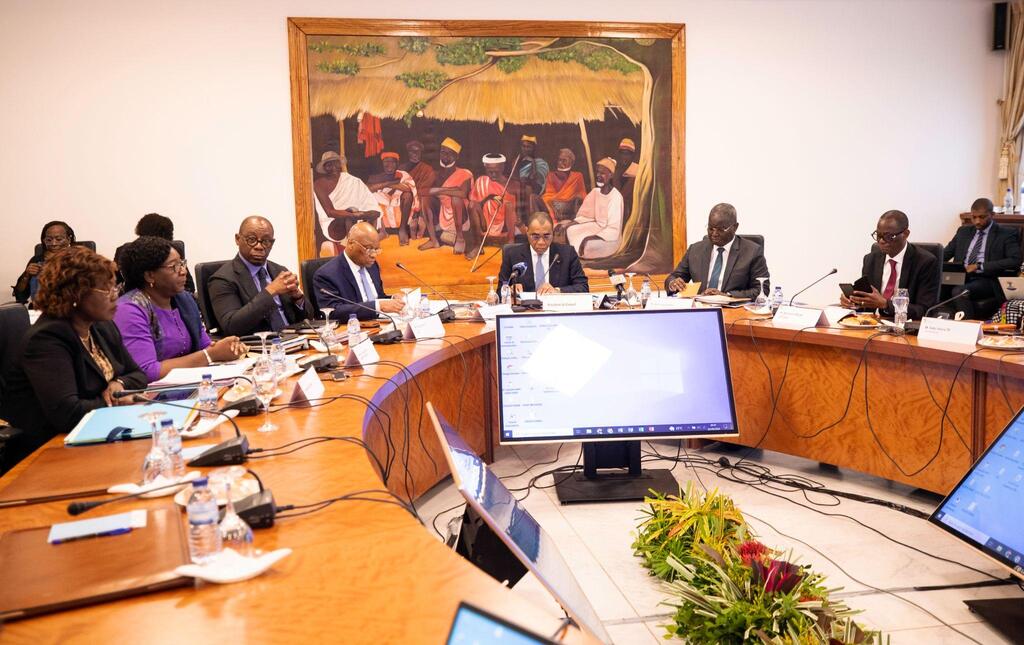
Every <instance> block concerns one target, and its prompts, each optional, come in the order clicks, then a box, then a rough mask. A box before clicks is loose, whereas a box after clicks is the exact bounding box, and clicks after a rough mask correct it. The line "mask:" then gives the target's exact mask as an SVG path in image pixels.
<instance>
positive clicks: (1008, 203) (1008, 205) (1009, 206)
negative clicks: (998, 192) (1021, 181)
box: [1003, 188, 1013, 213]
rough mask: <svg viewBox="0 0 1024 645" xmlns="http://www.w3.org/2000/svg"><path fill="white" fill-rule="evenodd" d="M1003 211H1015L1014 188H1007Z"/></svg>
mask: <svg viewBox="0 0 1024 645" xmlns="http://www.w3.org/2000/svg"><path fill="white" fill-rule="evenodd" d="M1003 212H1004V213H1012V212H1013V189H1012V188H1007V189H1006V197H1004V198H1003Z"/></svg>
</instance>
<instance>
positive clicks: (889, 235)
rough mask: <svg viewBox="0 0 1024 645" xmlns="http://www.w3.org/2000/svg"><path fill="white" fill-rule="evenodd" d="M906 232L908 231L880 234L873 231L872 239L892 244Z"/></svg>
mask: <svg viewBox="0 0 1024 645" xmlns="http://www.w3.org/2000/svg"><path fill="white" fill-rule="evenodd" d="M906 232H907V229H903V230H902V231H898V232H896V233H879V232H878V231H872V232H871V239H873V240H874V241H876V242H883V241H884V242H892V241H893V240H895V239H896V238H898V237H899V236H901V235H903V234H904V233H906Z"/></svg>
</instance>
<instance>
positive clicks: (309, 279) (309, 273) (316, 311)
mask: <svg viewBox="0 0 1024 645" xmlns="http://www.w3.org/2000/svg"><path fill="white" fill-rule="evenodd" d="M330 261H331V258H316V259H313V260H303V262H302V266H301V267H299V273H300V274H301V278H302V293H304V294H306V298H307V299H308V300H309V304H311V305H313V316H314V317H315V318H319V317H320V302H319V298H317V296H318V295H320V294H318V293H317V292H316V289H315V288H313V274H314V273H316V271H317V269H319V268H320V267H322V266H323V265H325V264H327V263H328V262H330Z"/></svg>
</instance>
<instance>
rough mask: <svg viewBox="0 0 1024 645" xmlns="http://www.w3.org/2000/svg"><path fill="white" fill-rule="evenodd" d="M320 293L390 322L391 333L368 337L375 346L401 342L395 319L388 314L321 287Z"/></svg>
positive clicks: (400, 333)
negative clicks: (392, 327)
mask: <svg viewBox="0 0 1024 645" xmlns="http://www.w3.org/2000/svg"><path fill="white" fill-rule="evenodd" d="M320 293H325V294H327V295H328V296H332V297H334V298H337V299H338V300H341V301H342V302H347V303H348V304H350V305H355V306H356V307H359V308H360V309H365V310H367V311H372V312H373V314H374V315H375V316H376V315H379V316H384V317H386V318H387V319H388V320H390V321H391V324H392V325H394V326H395V328H394V329H392V330H391V331H384V332H381V333H379V334H374V335H372V336H370V341H371V342H373V343H374V344H375V345H391V344H393V343H397V342H399V341H401V340H402V332H400V331H398V323H397V322H395V319H394V318H393V317H392V316H391V315H390V314H387V313H384V312H383V311H377V310H376V309H374V308H373V307H367V306H366V305H364V304H363V303H361V302H356V301H355V300H349V299H348V298H345V297H344V296H341V295H340V294H337V293H334V292H333V291H331V290H330V289H324V288H323V287H320Z"/></svg>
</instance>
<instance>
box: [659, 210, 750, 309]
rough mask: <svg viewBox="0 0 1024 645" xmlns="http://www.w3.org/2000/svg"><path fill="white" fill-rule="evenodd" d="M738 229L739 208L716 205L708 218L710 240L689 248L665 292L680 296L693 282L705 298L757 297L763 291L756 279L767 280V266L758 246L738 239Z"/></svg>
mask: <svg viewBox="0 0 1024 645" xmlns="http://www.w3.org/2000/svg"><path fill="white" fill-rule="evenodd" d="M739 226H740V224H739V222H738V221H737V219H736V207H734V206H733V205H732V204H726V203H722V204H716V205H715V206H714V207H713V208H712V209H711V213H710V214H709V215H708V234H707V237H705V238H704V239H703V240H701V241H700V242H696V243H694V244H691V245H690V248H688V249H686V254H685V255H683V259H682V260H680V261H679V264H678V265H677V266H676V268H675V270H674V271H672V273H670V274H668V277H667V278H665V291H667V292H668V293H669V294H670V295H671V294H673V293H677V292H679V291H682V290H683V289H684V288H685V287H686V283H687V282H691V281H693V282H699V283H700V293H701V294H704V295H708V296H723V295H724V296H731V297H733V298H750V299H754V298H756V297H757V294H758V292H759V290H760V288H761V287H760V285H759V284H758V282H757V279H758V278H767V277H768V263H767V262H766V261H765V259H764V249H762V248H761V246H760V245H759V244H757V243H756V242H753V241H751V240H748V239H744V238H741V237H737V236H736V230H737V229H738V228H739Z"/></svg>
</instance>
